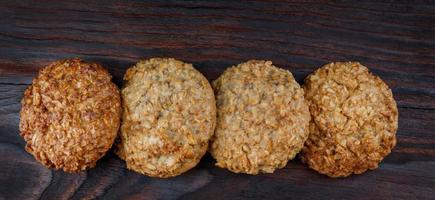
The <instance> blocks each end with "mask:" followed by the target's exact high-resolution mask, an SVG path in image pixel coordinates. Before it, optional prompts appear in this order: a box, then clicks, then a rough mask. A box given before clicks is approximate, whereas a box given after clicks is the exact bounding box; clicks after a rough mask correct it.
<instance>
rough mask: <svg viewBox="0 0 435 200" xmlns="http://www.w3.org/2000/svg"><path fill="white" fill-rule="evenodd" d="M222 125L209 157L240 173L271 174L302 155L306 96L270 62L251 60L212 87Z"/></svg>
mask: <svg viewBox="0 0 435 200" xmlns="http://www.w3.org/2000/svg"><path fill="white" fill-rule="evenodd" d="M213 88H214V90H215V94H216V99H217V125H216V130H215V136H214V137H213V143H212V145H211V149H210V152H211V154H212V155H213V157H214V158H215V159H216V161H217V163H216V165H217V166H219V167H222V168H227V169H228V170H230V171H232V172H235V173H246V174H258V173H272V172H273V171H274V170H275V169H277V168H282V167H284V166H285V165H286V164H287V162H288V161H289V160H290V159H293V158H294V157H295V155H296V154H297V153H298V152H299V151H300V150H301V148H302V147H303V144H304V142H305V140H306V139H307V137H308V126H309V121H310V113H309V110H308V105H307V103H306V101H305V99H304V91H303V89H302V88H301V87H300V86H299V84H298V83H297V82H296V81H295V79H294V78H293V75H292V74H291V73H290V72H289V71H287V70H284V69H280V68H277V67H275V66H273V65H272V62H271V61H263V60H250V61H247V62H245V63H241V64H239V65H237V66H233V67H231V68H228V69H227V70H226V71H225V72H224V73H223V74H222V75H221V76H220V77H219V78H218V79H217V80H215V81H214V82H213Z"/></svg>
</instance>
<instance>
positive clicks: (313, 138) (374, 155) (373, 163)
mask: <svg viewBox="0 0 435 200" xmlns="http://www.w3.org/2000/svg"><path fill="white" fill-rule="evenodd" d="M304 88H305V98H306V99H307V101H308V102H309V107H310V112H311V115H312V121H311V123H310V136H309V139H308V140H307V142H306V143H305V147H304V149H303V150H302V156H301V157H302V160H303V161H304V162H305V163H308V165H309V167H310V168H312V169H314V170H316V171H318V172H320V173H322V174H326V175H328V176H330V177H344V176H348V175H351V174H360V173H363V172H365V171H366V170H368V169H371V170H373V169H375V168H377V167H378V164H379V162H381V160H382V159H383V158H384V157H385V156H387V155H388V154H389V153H390V152H391V149H392V148H393V147H394V146H395V144H396V131H397V125H398V124H397V120H398V112H397V106H396V102H395V101H394V99H393V94H392V93H391V90H390V88H389V87H388V86H387V85H386V84H385V83H384V82H383V81H382V80H381V79H380V78H379V77H378V76H375V75H373V74H371V73H370V72H369V70H368V69H367V68H366V67H364V66H362V65H361V64H360V63H358V62H336V63H330V64H327V65H325V66H323V67H322V68H320V69H318V70H316V71H315V72H314V73H313V74H311V75H310V76H308V77H307V78H306V79H305V85H304Z"/></svg>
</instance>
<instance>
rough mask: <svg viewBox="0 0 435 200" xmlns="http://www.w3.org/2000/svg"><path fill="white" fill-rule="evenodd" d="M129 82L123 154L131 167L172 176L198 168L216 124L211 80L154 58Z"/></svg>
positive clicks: (130, 74)
mask: <svg viewBox="0 0 435 200" xmlns="http://www.w3.org/2000/svg"><path fill="white" fill-rule="evenodd" d="M124 81H125V82H124V87H123V89H122V97H123V102H122V105H123V108H124V112H123V119H122V126H121V137H120V143H119V145H118V151H117V154H118V155H119V156H120V157H121V158H122V159H123V160H125V161H126V163H127V168H128V169H131V170H134V171H136V172H139V173H142V174H144V175H148V176H152V177H161V178H166V177H173V176H177V175H179V174H181V173H183V172H185V171H187V170H189V169H191V168H193V167H194V166H196V165H197V164H198V162H199V161H200V159H201V157H202V156H203V155H204V154H205V153H206V151H207V148H208V143H209V139H210V137H211V136H212V135H213V130H214V127H215V123H216V103H215V98H214V94H213V90H212V88H211V86H210V84H209V82H208V81H207V79H206V78H205V77H204V76H203V75H202V74H201V73H200V72H199V71H197V70H196V69H195V68H193V66H192V65H191V64H188V63H184V62H182V61H179V60H175V59H173V58H152V59H149V60H143V61H139V62H138V63H137V64H136V65H135V66H133V67H131V68H130V69H128V70H127V72H126V74H125V76H124Z"/></svg>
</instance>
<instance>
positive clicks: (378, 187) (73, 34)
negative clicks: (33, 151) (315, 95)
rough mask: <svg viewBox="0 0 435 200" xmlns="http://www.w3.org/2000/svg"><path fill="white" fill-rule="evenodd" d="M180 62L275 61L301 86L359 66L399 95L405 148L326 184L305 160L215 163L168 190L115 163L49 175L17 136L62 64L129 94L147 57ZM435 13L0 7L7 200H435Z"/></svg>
mask: <svg viewBox="0 0 435 200" xmlns="http://www.w3.org/2000/svg"><path fill="white" fill-rule="evenodd" d="M156 56H158V57H175V58H177V59H181V60H184V61H186V62H191V63H193V64H194V66H195V67H196V68H197V69H198V70H199V71H201V72H202V73H203V74H204V75H205V76H206V77H207V78H208V79H209V80H214V79H215V78H217V77H218V76H219V75H220V74H221V73H222V72H223V70H224V69H225V68H227V67H229V66H231V65H234V64H237V63H240V62H242V61H246V60H248V59H252V58H256V59H268V60H272V61H273V62H274V64H275V65H277V66H279V67H282V68H286V69H289V70H290V71H292V73H293V74H294V75H295V77H296V79H297V80H298V81H299V83H303V79H304V77H306V76H307V75H308V74H309V73H311V72H312V71H313V70H314V69H316V68H317V67H320V66H322V65H324V64H326V63H328V62H331V61H347V60H355V61H360V62H361V63H362V64H363V65H365V66H367V67H369V68H370V70H371V71H372V72H374V73H375V74H377V75H379V76H380V77H381V78H382V79H383V80H384V81H385V82H386V83H387V84H388V85H389V86H390V87H391V88H392V89H393V93H394V97H395V99H396V100H397V102H398V106H399V113H400V118H399V130H398V133H397V136H398V144H397V147H396V148H395V149H394V150H393V153H392V154H391V155H389V156H388V157H387V158H386V159H385V160H384V161H383V162H382V164H381V166H380V168H379V169H377V170H375V171H371V172H367V173H365V174H363V175H355V176H351V177H349V178H344V179H331V178H328V177H326V176H323V175H320V174H317V173H316V172H314V171H312V170H310V169H308V168H307V167H306V166H305V165H303V164H301V163H300V161H298V160H297V159H296V160H294V161H291V162H289V164H288V165H287V166H286V167H285V168H284V169H280V170H277V171H276V172H275V173H274V174H262V175H258V176H249V175H241V174H233V173H231V172H229V171H226V170H223V169H219V168H217V167H215V166H214V160H213V159H212V158H211V156H210V155H206V156H205V157H204V158H203V160H202V161H201V162H200V164H199V166H197V167H196V168H194V169H193V170H191V171H189V172H187V173H185V174H183V175H181V176H178V177H175V178H171V179H155V178H148V177H145V176H142V175H139V174H137V173H134V172H131V171H128V170H127V169H126V168H125V164H124V163H123V161H121V160H120V159H118V158H117V157H116V156H115V155H114V154H113V152H112V151H111V152H109V153H108V155H106V156H105V157H104V158H103V159H102V160H100V161H99V162H98V164H97V167H96V168H94V169H91V170H89V171H87V172H82V173H78V174H67V173H64V172H61V171H54V170H49V169H46V168H44V167H43V166H41V165H40V164H38V163H37V161H35V160H34V158H33V157H32V156H31V155H29V154H28V153H26V152H25V151H24V148H23V146H24V141H23V139H22V138H21V137H20V136H19V135H18V123H19V115H18V113H19V110H20V103H19V102H20V99H21V96H22V93H23V91H24V89H25V88H26V87H27V86H28V85H29V84H30V83H31V81H32V79H33V77H34V76H36V74H37V72H38V70H39V69H40V68H41V67H43V66H44V65H47V64H48V63H50V62H52V61H54V60H57V59H63V58H69V57H81V58H83V59H85V60H88V61H96V62H100V63H102V64H103V65H104V66H106V67H107V68H108V70H109V71H110V72H111V73H112V75H113V76H114V80H115V82H116V83H117V84H118V85H121V84H122V76H123V74H124V72H125V70H126V69H127V68H128V67H129V66H131V65H132V64H134V63H135V62H136V61H137V60H138V59H141V58H150V57H156ZM434 169H435V4H434V3H430V2H425V3H420V2H391V1H376V2H370V3H357V2H345V3H331V2H327V1H325V2H322V1H316V2H311V1H310V2H304V1H299V2H285V1H269V2H260V1H249V2H245V1H238V2H232V1H213V2H203V1H183V2H178V1H153V2H149V1H146V2H141V1H122V2H120V1H86V2H81V1H65V2H56V1H38V2H35V1H8V0H7V1H0V199H38V198H41V199H94V198H98V199H293V198H295V199H296V198H298V199H435V171H434Z"/></svg>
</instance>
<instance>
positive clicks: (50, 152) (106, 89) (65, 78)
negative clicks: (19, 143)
mask: <svg viewBox="0 0 435 200" xmlns="http://www.w3.org/2000/svg"><path fill="white" fill-rule="evenodd" d="M21 105H22V106H21V112H20V135H21V136H22V137H23V138H24V140H25V141H26V151H28V152H29V153H31V154H32V155H33V156H34V157H35V158H36V160H38V161H39V162H41V163H42V164H43V165H45V166H47V167H50V168H56V169H62V170H64V171H66V172H78V171H81V170H85V169H88V168H91V167H94V166H95V164H96V162H97V160H98V159H100V158H101V157H102V156H103V155H104V154H105V153H106V151H107V150H109V149H110V147H111V146H112V144H113V142H114V140H115V138H116V135H117V132H118V128H119V124H120V115H121V98H120V94H119V90H118V88H117V86H116V85H115V84H114V83H112V82H111V75H110V74H109V73H108V72H107V70H105V69H104V68H103V67H102V66H100V65H98V64H94V63H86V62H83V61H82V60H80V59H78V58H75V59H68V60H63V61H58V62H55V63H52V64H50V65H49V66H47V67H44V68H43V69H42V70H41V71H40V72H39V75H38V76H37V78H35V79H34V80H33V82H32V85H31V86H29V87H28V88H27V89H26V91H25V92H24V96H23V99H22V101H21Z"/></svg>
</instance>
